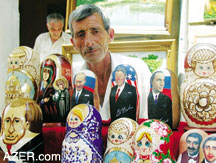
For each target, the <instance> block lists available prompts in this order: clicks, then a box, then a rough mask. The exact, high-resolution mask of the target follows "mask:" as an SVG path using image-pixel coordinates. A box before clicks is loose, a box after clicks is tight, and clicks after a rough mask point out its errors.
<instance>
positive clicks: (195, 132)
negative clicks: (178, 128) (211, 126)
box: [177, 129, 208, 163]
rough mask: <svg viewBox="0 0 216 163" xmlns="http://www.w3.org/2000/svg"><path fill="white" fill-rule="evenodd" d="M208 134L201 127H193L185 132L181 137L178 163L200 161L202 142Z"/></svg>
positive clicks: (197, 162) (195, 162) (196, 162)
mask: <svg viewBox="0 0 216 163" xmlns="http://www.w3.org/2000/svg"><path fill="white" fill-rule="evenodd" d="M207 135H208V134H207V133H206V132H204V131H203V130H200V129H191V130H188V131H187V132H185V133H184V134H183V135H182V136H181V138H180V142H179V156H178V160H177V163H200V160H199V156H200V153H199V152H200V147H201V142H202V140H203V139H204V138H205V137H206V136H207Z"/></svg>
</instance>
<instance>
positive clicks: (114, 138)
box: [104, 118, 138, 163]
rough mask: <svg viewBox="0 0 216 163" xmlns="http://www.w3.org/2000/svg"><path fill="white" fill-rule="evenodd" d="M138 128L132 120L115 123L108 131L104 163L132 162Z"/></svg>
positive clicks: (118, 120)
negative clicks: (135, 134) (134, 138)
mask: <svg viewBox="0 0 216 163" xmlns="http://www.w3.org/2000/svg"><path fill="white" fill-rule="evenodd" d="M137 127H138V124H137V122H136V121H134V120H132V119H130V118H119V119H117V120H115V121H113V122H112V123H111V124H110V126H109V129H108V138H107V139H108V140H107V147H106V151H105V155H104V162H105V163H109V162H115V161H118V162H131V160H132V157H133V155H134V149H133V136H134V133H135V131H136V129H137Z"/></svg>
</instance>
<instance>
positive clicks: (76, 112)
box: [61, 104, 103, 163]
mask: <svg viewBox="0 0 216 163" xmlns="http://www.w3.org/2000/svg"><path fill="white" fill-rule="evenodd" d="M101 128H102V120H101V116H100V113H99V112H98V111H97V109H96V108H95V107H94V106H92V105H87V104H79V105H76V106H75V107H73V108H72V109H71V111H70V112H69V114H68V116H67V122H66V135H65V138H64V141H63V143H62V160H61V161H62V162H80V163H83V162H92V163H93V162H98V163H100V162H102V161H103V160H102V152H103V143H102V136H101Z"/></svg>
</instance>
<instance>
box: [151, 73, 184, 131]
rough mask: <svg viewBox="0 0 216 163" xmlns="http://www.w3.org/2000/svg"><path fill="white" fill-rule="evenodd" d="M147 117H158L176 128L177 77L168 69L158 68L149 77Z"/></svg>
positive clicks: (177, 120)
mask: <svg viewBox="0 0 216 163" xmlns="http://www.w3.org/2000/svg"><path fill="white" fill-rule="evenodd" d="M150 84H151V89H150V93H149V96H148V119H159V120H161V121H163V122H165V123H167V124H168V125H169V126H170V127H171V128H173V129H176V128H177V126H178V123H179V119H180V109H179V94H178V90H177V86H178V84H177V77H176V75H175V74H174V73H173V72H172V71H170V70H168V69H158V70H156V71H154V72H153V74H152V76H151V78H150Z"/></svg>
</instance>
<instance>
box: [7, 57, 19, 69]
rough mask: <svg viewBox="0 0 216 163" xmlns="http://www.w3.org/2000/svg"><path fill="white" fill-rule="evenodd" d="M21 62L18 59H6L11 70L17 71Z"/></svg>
mask: <svg viewBox="0 0 216 163" xmlns="http://www.w3.org/2000/svg"><path fill="white" fill-rule="evenodd" d="M21 64H22V63H21V61H20V58H19V57H9V58H8V67H9V68H11V69H17V68H20V66H21Z"/></svg>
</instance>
